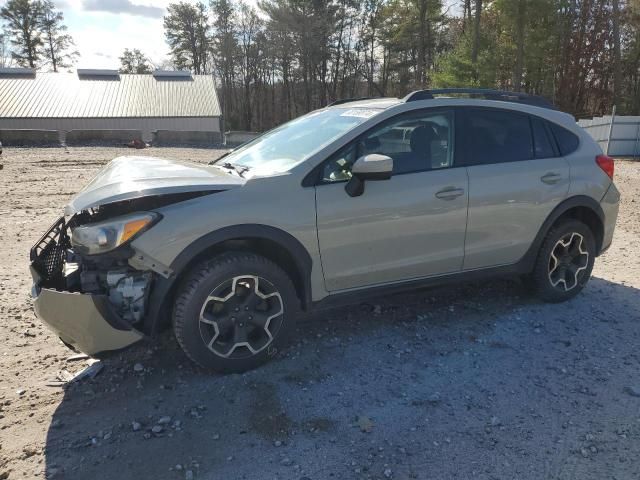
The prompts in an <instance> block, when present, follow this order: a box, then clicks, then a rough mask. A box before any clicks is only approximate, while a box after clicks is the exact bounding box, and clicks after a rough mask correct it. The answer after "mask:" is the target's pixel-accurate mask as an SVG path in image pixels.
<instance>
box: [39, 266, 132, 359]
mask: <svg viewBox="0 0 640 480" xmlns="http://www.w3.org/2000/svg"><path fill="white" fill-rule="evenodd" d="M32 274H33V276H34V288H33V295H34V297H35V301H34V306H35V312H36V315H37V316H38V318H40V320H42V321H43V322H44V323H45V324H46V325H47V326H48V327H49V329H51V330H52V331H53V332H54V333H55V334H56V335H57V336H59V337H60V339H61V340H62V341H63V342H65V343H67V344H68V345H71V346H73V347H74V348H76V349H77V350H79V351H81V352H83V353H86V354H87V355H95V354H96V353H100V352H105V351H109V350H119V349H121V348H124V347H128V346H129V345H131V344H133V343H135V342H137V341H138V340H141V339H142V338H144V335H143V334H142V333H141V332H139V331H137V330H135V329H133V328H131V326H129V325H128V324H127V323H126V322H125V321H123V320H122V319H121V318H120V317H119V316H118V314H117V313H116V312H115V311H114V309H113V307H112V306H111V304H110V303H109V301H108V299H107V297H106V296H105V295H91V294H87V293H74V292H65V291H58V290H55V289H51V288H40V287H39V276H38V273H37V272H35V271H34V270H33V269H32Z"/></svg>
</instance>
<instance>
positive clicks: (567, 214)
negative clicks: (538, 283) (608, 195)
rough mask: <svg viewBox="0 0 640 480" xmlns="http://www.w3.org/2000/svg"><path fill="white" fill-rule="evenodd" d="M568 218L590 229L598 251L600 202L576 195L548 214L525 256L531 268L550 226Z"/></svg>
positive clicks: (601, 233) (601, 222)
mask: <svg viewBox="0 0 640 480" xmlns="http://www.w3.org/2000/svg"><path fill="white" fill-rule="evenodd" d="M569 218H572V219H575V220H580V221H581V222H582V223H584V224H586V225H587V226H588V227H589V228H590V229H591V231H592V232H593V235H594V237H595V239H596V252H597V254H599V253H600V250H601V249H602V242H603V238H604V212H603V211H602V207H601V206H600V204H599V203H598V202H596V201H595V200H594V199H593V198H591V197H587V196H585V195H577V196H575V197H571V198H568V199H566V200H564V201H563V202H562V203H560V204H559V205H558V206H556V208H554V209H553V211H552V212H551V213H550V214H549V216H548V217H547V219H546V220H545V221H544V223H543V224H542V227H541V228H540V230H539V232H538V235H537V236H536V238H535V240H534V242H533V244H532V245H531V247H530V248H529V251H528V252H527V254H526V256H525V257H526V259H527V260H528V261H527V265H529V266H531V268H533V262H535V259H536V258H537V256H538V250H539V249H540V246H541V245H542V242H543V241H544V238H545V237H546V236H547V233H548V232H549V231H550V230H551V228H553V227H554V226H555V225H558V224H559V223H560V222H562V221H564V220H565V219H569Z"/></svg>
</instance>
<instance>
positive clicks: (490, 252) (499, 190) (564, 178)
mask: <svg viewBox="0 0 640 480" xmlns="http://www.w3.org/2000/svg"><path fill="white" fill-rule="evenodd" d="M456 117H457V118H458V122H457V134H456V135H457V139H458V144H457V147H456V148H457V149H458V151H459V152H460V153H461V155H460V157H461V160H462V161H463V162H464V164H465V165H467V170H468V175H469V213H468V224H467V235H466V242H465V258H464V266H463V269H464V270H473V269H477V268H484V267H491V266H498V265H508V264H513V263H516V262H517V261H518V260H520V259H521V258H522V257H523V256H524V254H525V253H526V251H527V249H528V248H529V246H530V245H531V243H532V242H533V240H534V238H535V236H536V235H537V233H538V231H539V229H540V227H541V226H542V224H543V222H544V221H545V219H546V218H547V216H548V215H549V214H550V213H551V211H552V210H553V209H554V208H555V207H556V206H557V205H558V203H560V202H561V201H562V200H563V199H564V198H566V197H567V195H568V191H569V182H570V176H569V165H568V163H567V162H566V160H565V159H564V158H562V157H561V156H560V155H559V152H558V151H557V146H556V145H555V141H554V139H553V137H552V134H551V132H550V129H549V126H548V124H547V122H546V121H545V120H543V119H541V118H538V117H534V116H530V115H526V114H523V113H520V112H516V111H512V110H501V109H494V108H465V109H462V111H461V112H460V113H459V114H457V115H456Z"/></svg>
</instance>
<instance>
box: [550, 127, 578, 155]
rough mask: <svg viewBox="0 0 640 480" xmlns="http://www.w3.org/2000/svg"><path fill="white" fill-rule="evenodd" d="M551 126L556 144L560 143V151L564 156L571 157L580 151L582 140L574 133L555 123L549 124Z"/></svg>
mask: <svg viewBox="0 0 640 480" xmlns="http://www.w3.org/2000/svg"><path fill="white" fill-rule="evenodd" d="M549 125H551V131H552V132H553V135H554V136H555V137H556V142H557V143H558V148H559V149H560V153H561V154H562V156H565V155H569V154H570V153H573V152H575V151H576V150H577V149H578V145H579V144H580V139H578V137H577V136H576V135H575V134H574V133H573V132H570V131H569V130H567V129H566V128H562V127H561V126H559V125H556V124H555V123H549Z"/></svg>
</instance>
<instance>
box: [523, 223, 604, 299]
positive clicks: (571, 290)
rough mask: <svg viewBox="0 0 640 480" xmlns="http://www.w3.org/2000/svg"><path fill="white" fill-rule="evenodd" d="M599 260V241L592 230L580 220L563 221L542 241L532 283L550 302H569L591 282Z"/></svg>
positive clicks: (530, 282) (531, 277) (539, 294)
mask: <svg viewBox="0 0 640 480" xmlns="http://www.w3.org/2000/svg"><path fill="white" fill-rule="evenodd" d="M559 242H562V243H561V244H560V243H559ZM578 242H581V243H580V244H578ZM565 244H568V246H565ZM582 252H586V255H588V257H587V256H585V253H582ZM552 253H553V254H554V255H553V257H552ZM595 257H596V241H595V237H594V234H593V232H592V231H591V229H590V228H589V227H588V226H586V225H585V224H584V223H582V222H580V221H578V220H572V219H570V220H566V221H563V222H562V223H559V224H557V225H554V226H553V227H552V228H551V230H550V231H549V233H547V236H546V237H545V239H544V241H543V242H542V246H541V247H540V251H539V252H538V258H537V259H536V264H535V267H534V269H533V272H532V273H531V276H530V277H529V284H530V285H531V286H532V287H533V289H534V291H535V292H536V294H537V295H538V296H539V297H540V298H541V299H542V300H544V301H546V302H552V303H557V302H564V301H565V300H569V299H570V298H573V297H574V296H576V295H577V294H578V293H580V292H581V291H582V289H583V288H584V286H585V285H586V284H587V282H588V281H589V278H590V277H591V271H592V270H593V263H594V260H595ZM556 259H558V260H556Z"/></svg>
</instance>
